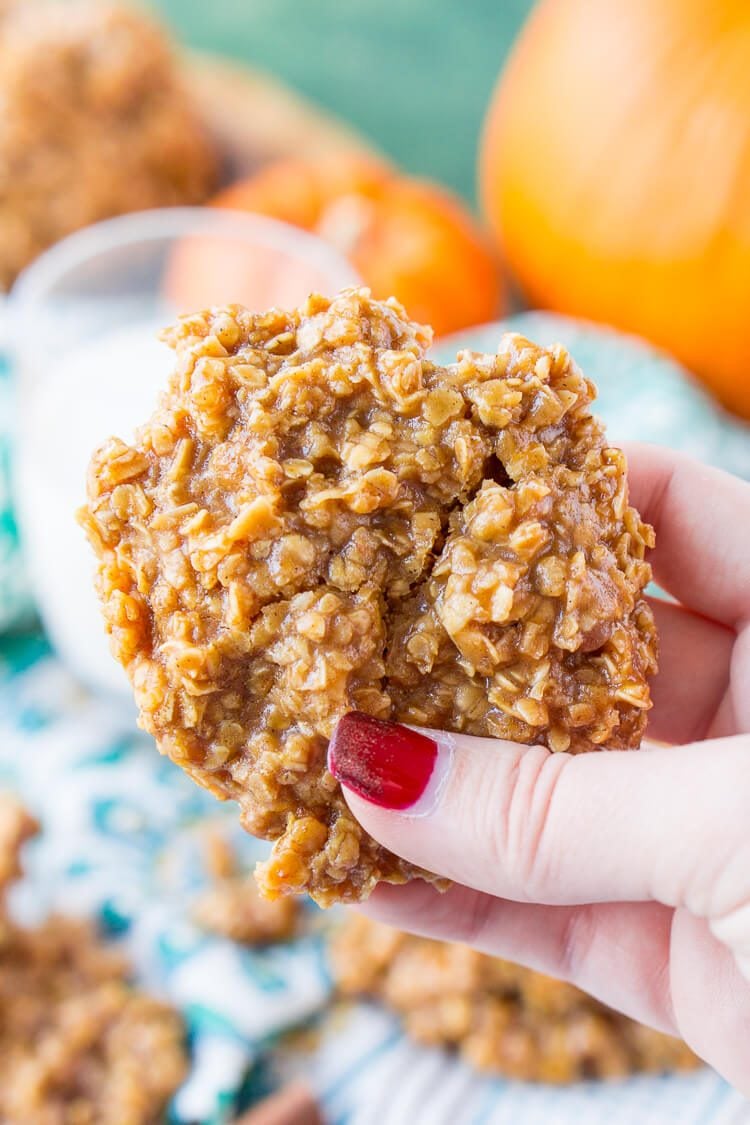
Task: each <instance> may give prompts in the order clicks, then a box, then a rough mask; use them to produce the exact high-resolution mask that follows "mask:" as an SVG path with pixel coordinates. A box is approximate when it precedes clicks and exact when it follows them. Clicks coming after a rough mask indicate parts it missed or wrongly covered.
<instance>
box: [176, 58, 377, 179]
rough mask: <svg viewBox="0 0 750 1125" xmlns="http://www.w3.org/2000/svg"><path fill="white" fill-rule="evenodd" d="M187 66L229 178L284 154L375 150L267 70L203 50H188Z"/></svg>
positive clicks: (185, 66) (196, 99) (191, 83)
mask: <svg viewBox="0 0 750 1125" xmlns="http://www.w3.org/2000/svg"><path fill="white" fill-rule="evenodd" d="M183 67H184V71H185V76H186V79H187V83H188V86H189V88H190V90H191V92H192V95H193V97H194V99H195V101H196V103H197V105H198V107H199V109H200V110H201V112H202V113H203V115H204V117H205V119H206V122H207V123H208V126H209V128H210V129H211V131H212V133H213V134H214V136H215V137H216V138H217V140H218V141H219V144H220V146H221V148H222V151H223V152H224V154H225V159H226V161H227V165H226V168H225V179H226V180H229V179H232V178H236V177H237V176H241V175H244V174H247V173H248V172H251V171H253V170H254V169H255V168H258V167H259V166H260V165H262V164H264V163H266V162H267V161H269V160H272V159H274V158H277V157H280V156H290V155H307V154H316V153H317V154H319V153H328V152H345V151H349V152H351V151H358V152H370V153H372V152H374V147H373V146H372V145H371V144H369V143H368V142H367V141H366V140H365V139H364V138H363V137H362V136H360V135H359V134H358V133H357V132H356V131H355V130H354V129H353V128H352V127H351V126H348V125H346V124H344V123H343V122H342V121H338V120H336V118H335V117H333V116H332V115H330V114H328V113H326V112H325V111H324V110H322V109H321V108H320V107H318V106H316V105H315V104H314V103H313V102H310V101H309V100H308V99H306V98H304V97H302V96H301V95H300V94H296V93H294V91H292V90H290V89H289V88H288V87H286V86H284V85H283V84H282V83H280V82H277V81H276V80H275V79H273V78H270V77H269V76H268V75H264V74H262V73H258V72H256V71H253V70H252V69H250V68H249V67H244V66H240V65H239V64H237V63H232V62H230V61H228V60H226V59H222V58H220V57H218V56H214V55H209V54H203V53H199V52H189V53H187V54H186V55H185V57H184V63H183Z"/></svg>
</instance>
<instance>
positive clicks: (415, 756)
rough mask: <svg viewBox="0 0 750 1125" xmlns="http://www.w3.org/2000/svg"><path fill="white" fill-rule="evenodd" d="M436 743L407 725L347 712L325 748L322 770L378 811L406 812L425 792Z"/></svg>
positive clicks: (433, 766)
mask: <svg viewBox="0 0 750 1125" xmlns="http://www.w3.org/2000/svg"><path fill="white" fill-rule="evenodd" d="M437 757H438V745H437V743H436V742H435V740H434V739H432V738H428V737H427V735H425V734H420V732H419V731H416V730H412V729H411V728H410V727H402V726H401V724H400V723H389V722H385V721H384V720H383V719H374V718H373V717H372V716H371V715H363V714H362V713H361V712H360V711H350V712H349V713H348V714H347V715H344V717H343V719H340V720H339V724H338V726H337V727H336V730H335V731H334V734H333V738H332V739H331V742H330V745H329V747H328V768H329V770H330V771H331V773H332V774H333V776H334V777H335V778H336V779H337V780H338V781H340V782H341V784H342V785H345V786H347V788H349V789H352V790H353V791H354V792H355V793H356V794H357V795H358V796H360V797H364V798H365V800H366V801H371V802H372V803H373V804H374V805H380V806H381V808H384V809H408V808H411V806H412V805H414V804H416V802H417V801H418V800H419V798H420V797H421V796H422V794H423V793H424V792H425V790H426V789H427V786H428V784H429V781H430V778H431V777H432V775H433V772H434V769H435V764H436V762H437Z"/></svg>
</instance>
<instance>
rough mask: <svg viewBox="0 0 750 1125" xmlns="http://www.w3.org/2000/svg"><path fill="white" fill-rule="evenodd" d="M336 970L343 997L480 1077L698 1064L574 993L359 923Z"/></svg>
mask: <svg viewBox="0 0 750 1125" xmlns="http://www.w3.org/2000/svg"><path fill="white" fill-rule="evenodd" d="M331 963H332V968H333V973H334V978H335V980H336V983H337V985H338V988H339V990H340V992H341V993H343V994H344V995H347V996H359V995H365V996H371V997H375V998H377V999H379V1000H382V1001H383V1002H384V1003H385V1004H386V1005H387V1006H388V1007H389V1008H391V1009H392V1010H393V1011H395V1012H397V1013H398V1015H399V1016H400V1017H401V1018H402V1020H403V1022H404V1027H405V1030H406V1032H407V1034H409V1035H410V1036H412V1037H413V1038H414V1039H415V1040H417V1041H418V1042H420V1043H427V1044H432V1045H435V1046H441V1047H452V1048H455V1049H456V1050H458V1052H459V1053H460V1055H461V1056H462V1057H463V1058H464V1059H465V1060H466V1061H467V1062H469V1063H470V1064H471V1065H472V1066H474V1067H476V1068H477V1069H478V1070H483V1071H489V1072H494V1073H498V1074H504V1075H507V1076H508V1077H510V1078H516V1079H523V1080H526V1081H537V1082H550V1083H568V1082H575V1081H577V1080H579V1079H582V1078H620V1077H624V1076H625V1075H627V1074H630V1073H633V1072H636V1071H643V1070H646V1071H662V1070H683V1069H692V1068H694V1067H696V1066H699V1065H700V1061H699V1060H698V1059H697V1058H696V1056H695V1055H694V1054H693V1053H692V1051H690V1049H689V1048H688V1047H686V1046H685V1044H684V1043H682V1042H680V1041H679V1040H678V1039H673V1038H671V1037H670V1036H668V1035H663V1034H661V1033H660V1032H657V1031H653V1030H652V1029H651V1028H646V1027H643V1026H642V1025H640V1024H637V1023H635V1022H634V1021H633V1020H629V1019H627V1018H626V1017H625V1016H622V1015H620V1014H619V1013H617V1012H613V1011H611V1010H610V1009H609V1008H606V1007H605V1006H604V1005H603V1004H600V1003H598V1001H596V1000H593V999H592V998H591V997H590V996H586V995H585V994H584V993H582V992H579V991H578V989H576V988H573V987H572V986H571V985H569V984H565V983H563V982H561V981H556V980H552V979H551V978H550V977H545V976H542V975H541V974H539V973H534V972H531V971H530V970H529V969H524V968H521V967H520V966H518V965H512V964H510V963H509V962H507V961H500V960H498V959H497V958H493V957H488V956H486V955H485V954H483V953H477V952H476V951H475V950H473V949H469V948H468V947H467V946H463V945H451V944H448V943H445V942H438V941H430V940H428V939H426V938H419V937H413V936H412V935H410V934H403V933H400V932H399V931H398V930H394V929H392V928H391V927H389V926H383V925H381V924H379V923H376V922H372V921H370V920H369V919H367V918H364V917H362V916H358V915H353V916H351V917H350V918H349V919H348V920H347V921H346V922H345V923H344V925H343V926H342V927H341V928H340V930H339V931H338V933H337V934H336V935H335V936H334V939H333V942H332V946H331Z"/></svg>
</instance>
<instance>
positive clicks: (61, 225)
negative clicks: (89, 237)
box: [0, 0, 219, 291]
mask: <svg viewBox="0 0 750 1125" xmlns="http://www.w3.org/2000/svg"><path fill="white" fill-rule="evenodd" d="M0 17H2V19H0V103H2V106H3V113H2V117H1V118H0V291H2V290H4V289H8V288H9V287H10V285H11V284H12V282H13V280H14V278H15V277H16V275H17V274H18V273H19V272H20V270H21V269H23V267H24V266H25V265H27V264H28V263H29V262H30V261H31V260H32V259H33V258H34V257H36V255H37V254H39V253H40V252H41V251H42V250H44V249H45V248H46V247H48V246H50V245H51V244H52V243H54V242H56V241H57V240H59V239H60V238H62V237H63V236H65V235H66V234H69V233H70V232H72V231H74V230H77V229H78V228H80V227H83V226H86V225H88V224H89V223H92V222H96V221H97V220H99V219H104V218H108V217H110V216H112V215H117V214H121V213H124V212H127V211H138V210H143V209H146V208H151V207H165V206H174V205H180V204H195V203H202V202H203V201H204V200H205V199H206V198H207V197H208V196H209V195H210V194H211V193H212V191H213V190H214V189H215V187H216V185H217V182H218V175H219V157H218V153H217V151H216V147H215V144H214V142H213V140H212V139H211V137H210V135H209V131H208V129H207V128H206V126H205V124H204V123H203V121H202V120H201V117H200V115H199V113H198V112H197V111H196V110H195V108H194V107H193V104H192V101H191V97H190V92H189V91H188V90H187V89H186V88H184V86H183V84H182V82H181V80H180V78H179V77H178V73H177V64H176V62H175V59H174V57H173V54H172V50H171V47H170V44H169V42H168V40H167V38H166V36H165V34H164V33H163V32H162V31H161V29H160V28H159V27H158V26H156V25H155V24H154V23H152V22H151V20H150V19H149V18H148V17H146V16H144V15H142V14H141V13H140V12H136V11H132V10H130V9H129V8H127V7H125V6H122V5H119V4H116V3H108V2H104V3H97V2H96V0H71V2H69V3H66V4H58V3H54V2H53V0H34V2H32V0H26V2H24V3H17V2H14V0H0Z"/></svg>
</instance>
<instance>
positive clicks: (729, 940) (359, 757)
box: [329, 446, 750, 1095]
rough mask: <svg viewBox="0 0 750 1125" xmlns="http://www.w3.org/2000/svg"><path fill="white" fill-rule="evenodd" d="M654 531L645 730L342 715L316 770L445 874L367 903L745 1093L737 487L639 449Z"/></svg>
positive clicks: (749, 946)
mask: <svg viewBox="0 0 750 1125" xmlns="http://www.w3.org/2000/svg"><path fill="white" fill-rule="evenodd" d="M629 454H630V486H631V495H632V501H633V503H634V504H635V506H636V507H637V508H638V509H639V510H640V512H641V514H642V515H643V517H644V519H646V520H648V521H649V522H651V523H653V524H654V525H655V526H656V542H657V546H656V549H655V551H654V552H653V556H652V560H651V561H652V563H653V566H654V571H655V577H656V580H657V581H658V582H659V583H660V585H661V586H662V587H663V588H664V589H666V590H667V591H669V593H670V594H671V595H673V597H675V598H676V599H678V601H679V603H680V604H679V605H676V604H671V603H668V602H665V601H656V600H654V601H652V605H653V608H654V613H655V616H656V620H657V625H658V628H659V633H660V638H661V658H660V664H661V669H662V670H661V673H660V675H659V676H658V677H657V678H656V680H655V681H654V684H653V700H654V708H653V712H652V717H651V723H650V727H649V734H650V736H651V737H653V738H656V739H659V740H661V741H664V742H668V743H670V744H672V745H670V746H668V747H658V748H657V747H654V748H651V747H649V748H644V749H643V750H641V751H640V752H636V753H628V752H622V751H621V752H612V751H610V752H608V751H600V752H598V753H591V754H583V755H579V756H571V755H569V754H551V753H550V752H549V751H547V750H546V749H545V748H543V747H525V746H518V745H515V744H514V743H509V742H502V741H498V740H494V739H488V738H471V737H469V736H464V735H454V734H447V733H443V732H433V731H429V732H425V733H424V734H420V733H418V732H415V731H412V730H410V729H408V728H405V727H401V726H397V725H396V724H386V723H380V722H378V721H377V720H372V719H369V718H368V717H366V716H358V715H356V714H350V715H347V716H346V717H345V718H344V719H343V720H342V721H341V722H340V723H339V726H338V728H337V730H336V732H335V735H334V738H333V740H332V742H331V750H330V754H329V764H330V768H331V770H332V772H333V773H334V774H335V776H336V777H337V778H338V779H339V781H340V782H341V783H342V785H343V787H344V792H345V794H346V799H347V801H348V803H349V805H350V807H351V809H352V811H353V813H354V814H355V816H356V817H357V819H358V820H359V821H360V823H361V824H362V825H363V826H364V827H365V828H366V829H367V831H368V832H370V833H371V834H372V835H373V836H374V837H375V839H376V840H378V841H379V842H380V843H382V844H384V845H385V846H386V847H388V848H390V849H391V850H392V851H394V852H395V853H397V854H398V855H400V856H403V857H404V858H406V859H408V860H410V861H411V862H413V863H416V864H418V865H420V866H422V867H425V868H428V869H429V870H431V871H434V872H438V873H440V874H442V875H445V876H447V877H448V878H450V879H452V880H453V881H454V885H453V886H452V887H451V888H450V889H449V890H448V891H447V892H446V893H445V894H440V893H439V892H438V891H436V890H435V888H434V887H432V886H429V885H427V884H425V883H422V882H420V881H418V880H417V881H413V882H411V883H409V884H407V885H406V886H401V887H397V886H387V885H381V886H379V887H378V888H377V890H376V891H375V893H374V894H373V896H372V898H371V899H370V900H369V901H368V903H367V904H365V906H363V907H362V909H364V910H366V912H367V913H368V914H370V915H371V916H373V917H376V918H378V919H379V920H380V921H383V922H388V923H389V924H392V925H394V926H398V927H399V928H401V929H405V930H411V931H412V932H415V933H420V934H424V935H426V936H429V937H434V938H441V939H446V940H449V941H461V942H466V943H468V944H470V945H472V946H474V947H475V948H477V949H481V950H483V951H484V952H487V953H491V954H496V955H497V956H499V957H504V958H508V959H509V960H512V961H516V962H518V963H520V964H523V965H527V966H528V967H530V968H533V969H538V970H540V971H541V972H544V973H548V974H550V975H552V976H557V977H560V978H562V979H565V980H568V981H570V982H572V983H574V984H576V985H578V986H579V987H581V988H583V989H585V990H586V991H588V992H590V993H591V994H592V995H594V996H596V997H598V999H600V1000H602V1001H603V1002H604V1003H606V1004H609V1005H610V1006H611V1007H613V1008H617V1009H619V1010H620V1011H622V1012H625V1013H626V1014H628V1015H630V1016H633V1017H634V1018H636V1019H639V1020H641V1021H643V1022H644V1023H647V1024H650V1025H651V1026H653V1027H656V1028H659V1029H661V1030H663V1031H666V1032H669V1033H671V1034H673V1035H680V1036H681V1037H682V1038H683V1039H685V1040H686V1042H687V1043H688V1044H689V1045H690V1046H691V1047H692V1048H693V1050H694V1051H695V1052H696V1053H697V1054H699V1055H700V1056H701V1057H702V1058H704V1059H706V1060H707V1061H708V1062H710V1063H711V1064H712V1065H713V1066H715V1067H716V1069H717V1070H718V1071H719V1072H720V1073H721V1074H723V1075H724V1076H725V1077H726V1078H727V1079H728V1080H729V1081H730V1082H732V1083H733V1084H734V1085H736V1086H737V1087H739V1088H740V1089H741V1090H742V1091H743V1092H744V1093H745V1094H749V1095H750V1045H749V1042H748V1030H750V485H748V484H745V483H743V482H741V481H738V480H735V479H734V478H732V477H730V476H727V475H726V474H724V473H721V472H719V471H717V470H715V469H709V468H706V467H704V466H702V465H699V464H698V463H697V462H694V461H691V460H689V459H688V458H686V457H683V456H680V455H678V454H675V453H671V452H669V451H668V450H663V449H656V448H649V447H646V446H635V447H633V448H631V449H630V450H629Z"/></svg>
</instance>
